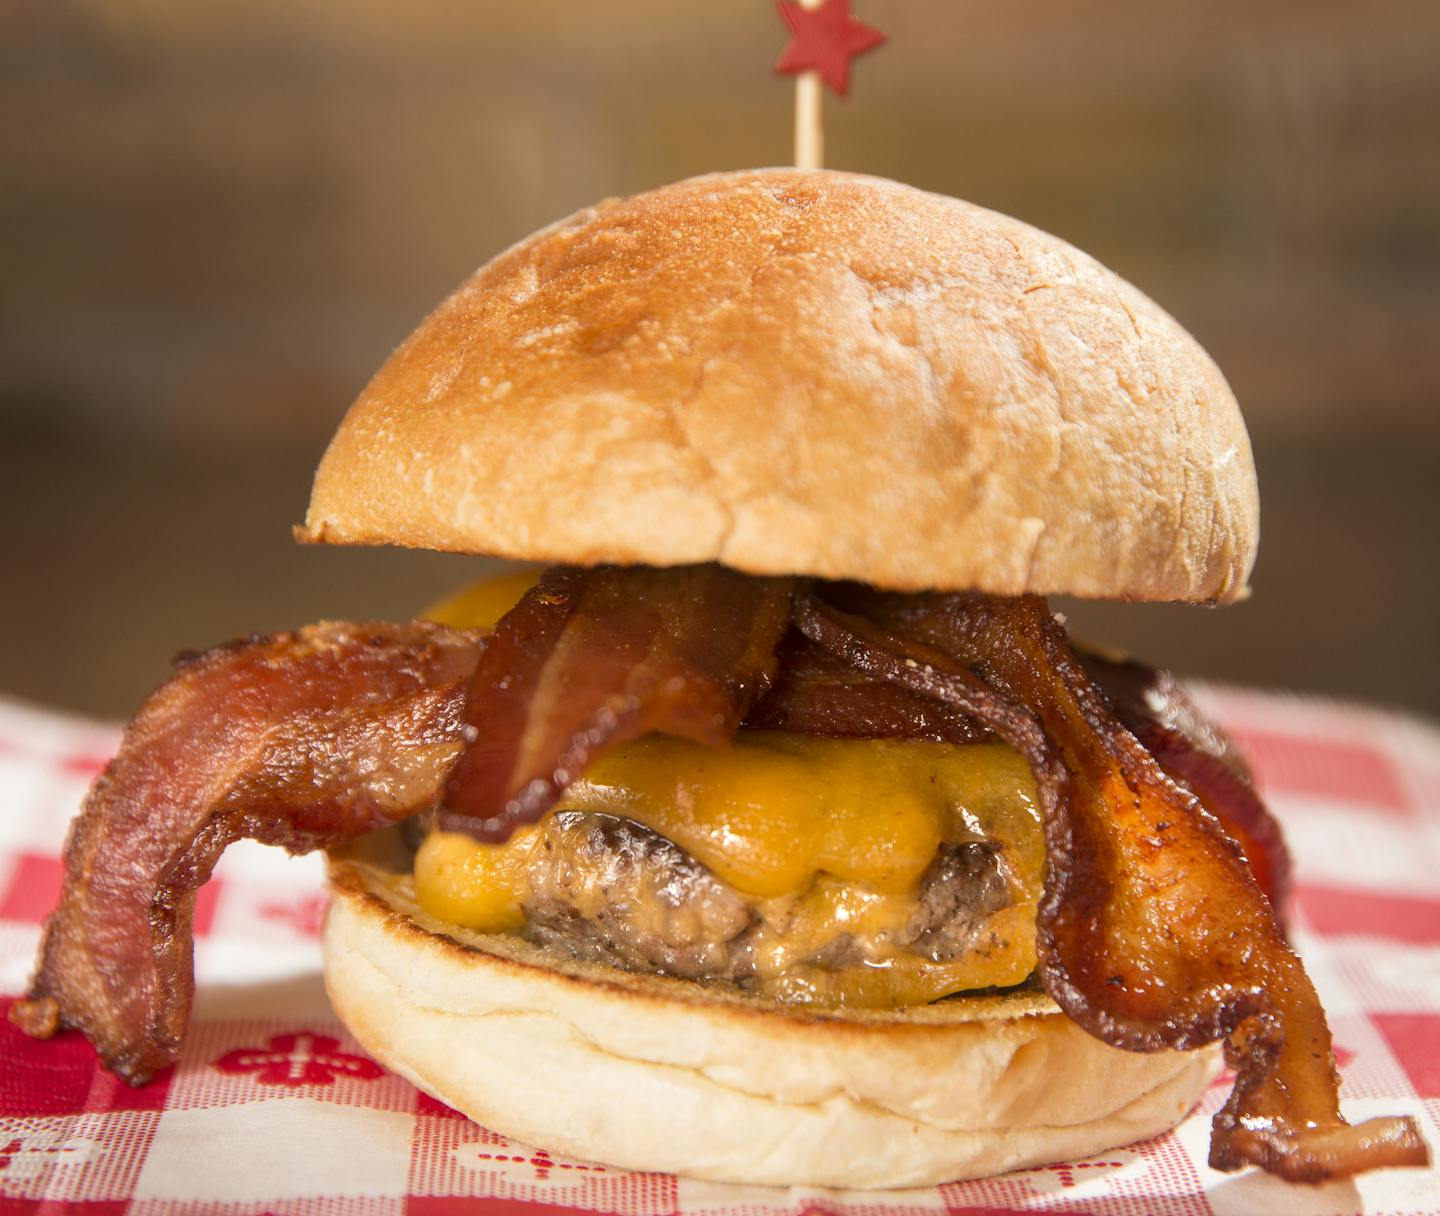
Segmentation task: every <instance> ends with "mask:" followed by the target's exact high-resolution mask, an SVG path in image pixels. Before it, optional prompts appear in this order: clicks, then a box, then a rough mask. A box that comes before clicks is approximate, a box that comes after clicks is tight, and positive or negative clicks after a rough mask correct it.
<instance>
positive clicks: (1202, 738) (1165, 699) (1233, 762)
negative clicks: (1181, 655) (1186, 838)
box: [1078, 652, 1290, 928]
mask: <svg viewBox="0 0 1440 1216" xmlns="http://www.w3.org/2000/svg"><path fill="white" fill-rule="evenodd" d="M1078 657H1079V659H1080V661H1081V663H1082V664H1084V667H1085V671H1086V673H1087V674H1088V675H1089V676H1090V678H1091V679H1092V680H1094V681H1095V683H1096V684H1097V685H1098V686H1099V688H1100V691H1101V692H1103V693H1104V694H1105V696H1106V698H1107V699H1108V700H1109V702H1110V705H1111V708H1112V709H1114V711H1115V716H1116V717H1117V718H1119V719H1120V721H1121V722H1122V723H1124V724H1125V727H1126V729H1128V730H1129V731H1130V733H1131V734H1133V735H1134V736H1135V737H1136V738H1137V739H1139V740H1140V742H1141V743H1143V744H1144V745H1145V750H1146V751H1148V752H1149V753H1150V754H1151V755H1152V756H1154V757H1155V759H1156V760H1158V761H1159V762H1160V767H1161V768H1163V769H1164V770H1165V771H1166V772H1167V773H1168V774H1169V775H1170V776H1171V777H1172V778H1173V779H1174V780H1176V781H1178V782H1179V783H1180V784H1181V785H1183V786H1184V787H1185V788H1186V789H1188V790H1189V791H1190V792H1191V793H1192V794H1194V795H1195V796H1196V797H1197V798H1199V799H1200V804H1201V805H1202V806H1203V807H1204V808H1205V809H1206V810H1207V811H1209V812H1210V813H1211V814H1212V815H1214V816H1215V818H1216V819H1218V820H1219V821H1220V825H1221V827H1223V828H1224V829H1225V834H1226V835H1227V836H1229V837H1230V839H1232V840H1234V841H1236V842H1237V843H1238V844H1239V845H1240V847H1241V848H1242V849H1243V850H1244V851H1245V860H1246V861H1248V862H1249V863H1250V872H1251V873H1252V874H1253V875H1255V881H1256V882H1258V883H1259V884H1260V889H1261V890H1262V891H1264V892H1265V898H1266V899H1268V900H1269V901H1270V907H1271V908H1272V909H1273V910H1274V912H1275V919H1276V920H1277V921H1278V922H1279V923H1280V926H1281V928H1284V926H1285V916H1286V911H1287V907H1288V904H1289V900H1290V851H1289V850H1288V849H1287V848H1286V847H1285V836H1284V834H1283V833H1282V832H1281V831H1280V825H1279V824H1278V823H1276V822H1275V818H1274V816H1272V815H1271V814H1270V811H1269V808H1267V807H1266V805H1265V803H1264V802H1263V801H1262V800H1261V798H1260V795H1259V794H1257V793H1256V792H1255V785H1254V782H1253V781H1252V779H1251V775H1250V769H1249V766H1248V765H1247V764H1246V763H1245V758H1244V757H1243V756H1241V755H1240V753H1239V752H1238V751H1237V750H1236V748H1235V745H1234V744H1233V743H1232V742H1231V741H1230V739H1229V737H1228V736H1227V735H1226V734H1225V732H1224V731H1222V730H1221V729H1220V728H1219V727H1218V726H1216V725H1215V724H1214V723H1213V722H1211V721H1210V720H1209V719H1208V718H1206V717H1205V715H1204V714H1202V713H1201V712H1200V710H1199V708H1198V707H1197V706H1196V705H1195V703H1194V702H1193V701H1191V700H1190V698H1189V696H1188V695H1187V694H1186V692H1185V690H1184V689H1183V688H1181V687H1180V684H1179V682H1178V681H1177V680H1176V679H1175V677H1174V676H1172V675H1171V674H1170V673H1169V672H1168V671H1157V670H1156V669H1155V668H1153V667H1147V666H1146V665H1145V664H1144V663H1137V662H1135V660H1133V659H1109V658H1104V657H1102V656H1100V655H1096V654H1087V653H1084V652H1081V653H1080V654H1079V655H1078Z"/></svg>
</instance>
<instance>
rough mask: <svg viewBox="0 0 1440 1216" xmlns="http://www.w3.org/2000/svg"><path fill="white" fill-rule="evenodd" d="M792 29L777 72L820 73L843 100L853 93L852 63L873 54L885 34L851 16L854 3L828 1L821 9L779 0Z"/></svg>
mask: <svg viewBox="0 0 1440 1216" xmlns="http://www.w3.org/2000/svg"><path fill="white" fill-rule="evenodd" d="M775 7H776V8H778V9H779V10H780V16H781V17H782V18H783V19H784V21H785V24H786V26H787V27H788V28H789V30H790V41H789V42H787V43H786V44H785V49H784V50H783V51H781V52H780V58H779V59H777V60H776V61H775V70H776V71H777V72H787V73H788V72H819V73H820V78H821V79H822V80H823V81H824V82H825V83H826V84H828V85H829V86H830V87H831V88H832V89H834V90H835V92H837V93H839V94H840V96H841V97H844V96H846V95H847V94H848V93H849V92H850V61H851V60H852V59H854V58H855V56H856V55H863V54H864V53H865V52H866V51H873V50H874V49H875V48H876V47H877V46H879V45H880V44H881V43H882V42H884V41H885V35H884V34H882V33H881V32H880V31H879V30H877V29H875V28H874V27H873V26H869V25H866V24H865V23H864V22H862V21H857V20H856V19H855V18H854V17H852V16H851V15H850V0H825V3H824V4H822V5H821V6H820V7H819V8H814V9H807V8H801V7H800V5H799V4H798V3H795V0H775Z"/></svg>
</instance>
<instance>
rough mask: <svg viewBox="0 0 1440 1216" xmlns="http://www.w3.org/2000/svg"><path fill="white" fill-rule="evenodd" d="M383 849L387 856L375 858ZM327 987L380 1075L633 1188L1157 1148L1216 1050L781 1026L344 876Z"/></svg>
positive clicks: (769, 1012) (403, 887) (931, 1008)
mask: <svg viewBox="0 0 1440 1216" xmlns="http://www.w3.org/2000/svg"><path fill="white" fill-rule="evenodd" d="M366 847H367V848H372V849H373V846H370V845H367V846H366ZM330 880H331V888H332V892H333V895H334V900H333V903H332V905H331V909H330V914H329V917H328V919H327V922H326V928H325V983H326V988H327V989H328V991H329V993H330V998H331V1001H332V1003H333V1004H334V1006H335V1008H336V1010H337V1011H338V1012H339V1015H340V1017H341V1018H342V1019H343V1020H344V1022H345V1023H346V1025H347V1026H348V1027H349V1028H350V1030H351V1031H352V1033H354V1035H355V1037H356V1038H357V1039H359V1041H360V1043H361V1045H362V1046H363V1047H364V1048H365V1050H367V1051H368V1052H370V1053H371V1054H372V1055H373V1056H375V1057H376V1059H378V1060H380V1061H381V1062H382V1063H383V1064H385V1066H386V1067H388V1068H390V1069H392V1070H393V1071H395V1072H398V1073H400V1074H401V1075H403V1076H405V1077H408V1078H409V1079H410V1080H411V1081H413V1082H414V1083H415V1084H416V1085H418V1086H420V1088H422V1089H424V1090H426V1091H427V1092H429V1093H431V1094H433V1095H434V1096H436V1097H438V1098H440V1099H442V1100H443V1101H445V1102H447V1103H449V1104H450V1105H451V1106H453V1107H455V1108H456V1109H458V1110H460V1111H462V1112H464V1113H465V1114H467V1115H469V1116H470V1117H471V1118H473V1119H475V1120H476V1121H478V1122H480V1123H482V1124H484V1125H485V1126H487V1127H490V1128H491V1129H493V1130H496V1131H499V1132H502V1133H504V1134H506V1135H509V1136H513V1137H515V1138H516V1139H519V1140H522V1141H525V1142H528V1143H531V1144H534V1145H537V1146H542V1147H545V1148H548V1149H551V1150H555V1151H561V1152H564V1153H567V1154H571V1155H574V1156H577V1157H581V1158H588V1159H593V1160H599V1161H604V1162H606V1163H609V1164H612V1165H619V1166H625V1167H628V1168H631V1169H638V1170H664V1171H669V1172H675V1173H681V1174H687V1175H690V1176H693V1177H700V1178H710V1179H717V1180H721V1181H731V1182H751V1183H768V1184H776V1185H806V1186H837V1187H863V1188H885V1187H902V1186H921V1185H928V1184H932V1183H936V1182H941V1181H945V1180H948V1179H954V1178H968V1177H979V1176H983V1175H989V1174H995V1173H1000V1172H1003V1171H1005V1170H1009V1169H1017V1168H1022V1167H1027V1166H1033V1165H1039V1164H1044V1163H1048V1162H1051V1161H1057V1160H1064V1159H1073V1158H1075V1157H1077V1156H1084V1155H1089V1154H1093V1153H1096V1152H1100V1151H1102V1150H1105V1149H1108V1148H1113V1147H1115V1146H1117V1145H1120V1144H1128V1143H1130V1142H1132V1141H1135V1140H1139V1139H1143V1138H1146V1137H1149V1136H1153V1135H1158V1134H1159V1133H1160V1132H1163V1131H1165V1130H1167V1129H1168V1128H1170V1127H1172V1126H1173V1125H1174V1124H1175V1123H1177V1122H1178V1121H1179V1120H1180V1119H1181V1118H1182V1117H1183V1116H1184V1115H1185V1114H1186V1112H1187V1111H1189V1110H1190V1108H1191V1107H1192V1106H1193V1105H1194V1104H1195V1102H1196V1101H1197V1100H1198V1099H1199V1097H1200V1095H1201V1094H1202V1093H1203V1092H1204V1090H1205V1087H1206V1085H1207V1084H1208V1083H1209V1081H1210V1080H1211V1079H1212V1078H1213V1076H1214V1075H1215V1072H1216V1071H1217V1069H1218V1065H1219V1053H1218V1051H1217V1050H1216V1049H1207V1050H1205V1051H1201V1052H1194V1053H1183V1054H1182V1053H1176V1052H1161V1053H1155V1054H1150V1055H1138V1054H1131V1053H1127V1052H1122V1051H1118V1050H1116V1049H1115V1048H1112V1047H1108V1046H1106V1045H1104V1044H1102V1043H1100V1042H1099V1041H1097V1040H1095V1039H1092V1038H1090V1037H1089V1036H1088V1035H1086V1034H1085V1033H1084V1032H1082V1031H1081V1030H1079V1029H1078V1028H1077V1027H1076V1026H1075V1025H1074V1024H1073V1023H1072V1022H1070V1021H1069V1019H1067V1018H1066V1017H1064V1016H1063V1015H1062V1014H1061V1013H1059V1012H1058V1010H1056V1008H1055V1006H1053V1005H1052V1004H1051V1003H1050V1002H1049V1000H1048V999H1047V998H1046V997H1045V996H1044V995H1043V994H1041V993H1039V992H1037V991H1026V992H1020V993H1011V994H1005V995H997V996H984V997H975V998H961V999H950V1000H945V1001H942V1002H939V1003H938V1004H935V1005H928V1006H920V1007H917V1008H912V1009H905V1010H898V1011H884V1012H854V1011H843V1012H842V1011H837V1012H816V1011H797V1010H780V1009H778V1008H776V1007H775V1006H773V1005H770V1004H767V1003H766V1002H763V1001H760V1000H757V999H751V998H747V997H744V996H740V995H737V994H735V993H734V992H733V991H730V990H724V989H720V988H712V987H706V986H703V985H700V984H695V983H690V982H686V981H682V980H673V979H666V978H663V977H656V976H641V975H632V974H629V973H625V972H620V971H616V970H613V969H609V968H602V967H595V966H590V965H586V964H582V963H577V962H575V961H573V960H569V959H565V958H561V957H558V956H556V955H554V954H550V953H547V952H545V951H543V950H541V949H539V948H537V947H534V946H531V945H529V944H528V943H526V942H523V941H521V940H519V939H518V938H512V937H503V936H499V937H497V936H490V937H482V936H478V935H476V934H472V933H468V932H466V931H465V930H461V929H458V928H455V927H453V926H447V925H444V924H443V923H440V922H437V921H435V920H434V919H433V918H431V917H429V916H428V915H427V914H426V913H425V912H424V911H422V910H421V909H420V908H419V906H418V905H417V904H416V903H415V901H414V898H413V888H412V884H411V882H410V879H409V877H408V875H406V874H405V873H404V872H403V871H402V870H399V869H398V868H394V867H393V866H392V865H386V864H377V863H376V862H375V861H373V860H364V859H361V858H360V857H359V856H358V855H357V854H355V853H351V854H348V855H345V856H338V855H336V856H332V858H331V863H330Z"/></svg>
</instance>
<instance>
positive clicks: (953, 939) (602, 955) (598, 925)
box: [524, 811, 1014, 988]
mask: <svg viewBox="0 0 1440 1216" xmlns="http://www.w3.org/2000/svg"><path fill="white" fill-rule="evenodd" d="M540 830H541V839H540V843H539V847H538V848H536V849H535V850H534V851H533V853H532V857H533V861H532V862H531V867H530V872H529V879H530V884H531V894H530V896H529V898H528V899H527V900H526V903H525V917H526V927H525V930H524V932H525V935H526V936H527V937H529V938H530V939H531V940H533V941H535V942H537V943H540V944H542V945H547V946H559V947H563V948H564V949H566V950H568V951H570V952H571V953H572V954H574V955H576V956H578V957H580V958H583V959H587V960H590V961H593V962H600V963H606V964H609V965H612V966H617V967H623V968H627V969H629V970H633V971H646V972H658V973H661V974H665V975H675V976H681V977H684V978H687V979H696V980H723V981H729V982H732V983H735V984H737V985H739V986H740V987H742V988H751V987H755V986H757V984H758V982H759V981H760V980H761V979H763V977H764V975H766V974H775V973H776V972H777V971H783V970H784V969H785V968H786V967H788V966H803V967H819V968H827V969H833V968H838V967H844V966H849V965H853V964H857V963H859V964H865V963H869V964H872V965H883V964H884V963H885V962H886V961H887V960H891V959H893V958H895V957H896V955H897V953H899V954H908V955H910V956H912V957H913V959H915V960H919V959H924V960H928V961H930V962H935V963H945V962H949V961H951V960H952V959H955V958H958V957H959V956H960V955H962V954H964V953H965V952H966V951H967V950H968V949H969V948H971V946H972V945H973V944H974V943H975V941H976V940H977V938H978V937H979V935H980V934H981V933H982V932H983V931H984V929H985V925H986V922H987V921H988V920H989V918H990V917H991V916H993V915H994V914H995V913H996V912H998V911H1000V910H1001V909H1003V908H1005V907H1008V906H1009V905H1010V904H1011V903H1012V902H1013V899H1014V897H1013V895H1012V886H1011V883H1010V881H1009V879H1008V877H1007V875H1006V873H1005V872H1004V865H1003V862H1002V860H1001V857H1000V853H999V850H998V848H996V847H995V846H994V845H992V844H989V843H987V842H984V841H970V842H965V843H959V844H950V845H945V846H942V848H941V849H940V851H939V852H938V853H937V854H936V856H935V859H934V861H933V862H932V863H931V864H930V866H929V868H928V869H927V870H926V872H925V874H924V876H923V878H922V879H921V881H920V884H919V888H918V890H917V891H916V892H914V893H909V894H906V895H904V896H900V897H897V896H895V895H893V894H892V895H888V896H882V895H877V894H875V893H871V892H868V891H866V890H864V889H858V888H847V887H846V885H845V884H843V883H841V882H840V881H839V880H835V879H827V878H826V877H825V876H821V877H820V878H819V879H817V884H821V883H829V884H830V886H829V888H828V889H827V890H824V891H822V892H821V893H820V894H821V895H822V896H823V897H824V898H825V899H826V900H828V901H829V905H828V906H834V905H835V903H836V901H845V902H847V905H848V906H850V907H852V908H853V907H862V908H863V907H874V906H876V905H877V904H880V903H883V915H881V916H878V917H877V916H873V915H872V916H868V917H867V916H864V915H860V916H855V915H851V916H848V917H835V918H831V917H821V918H817V917H815V916H807V915H806V914H805V908H806V904H805V900H806V897H807V896H806V894H802V895H797V896H785V897H782V898H779V899H760V898H756V897H753V896H749V895H745V894H743V893H741V892H740V891H738V890H736V889H735V888H734V887H732V886H730V885H729V884H727V883H725V882H723V881H721V880H720V879H719V878H718V877H716V876H715V874H713V873H712V872H711V871H710V870H709V869H707V868H706V867H705V866H703V865H701V864H700V863H699V862H698V861H696V860H695V859H694V858H693V857H691V856H690V855H689V854H688V853H686V852H685V851H684V850H683V849H681V848H680V847H679V846H677V845H675V844H673V843H672V842H671V841H669V840H667V839H665V838H664V837H663V836H661V835H659V834H658V833H656V832H654V831H652V830H650V829H649V828H646V827H643V826H641V825H640V824H637V823H634V822H632V821H631V820H628V819H623V818H620V817H617V816H613V815H607V814H600V813H595V812H582V811H557V812H555V813H553V814H551V815H549V816H547V817H546V819H545V820H543V821H542V823H541V825H540ZM808 894H809V896H810V897H811V898H813V897H814V895H815V893H814V892H811V893H808ZM817 925H818V926H820V927H819V930H818V932H817ZM877 925H878V927H877Z"/></svg>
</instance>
